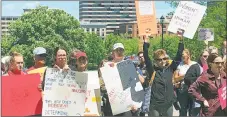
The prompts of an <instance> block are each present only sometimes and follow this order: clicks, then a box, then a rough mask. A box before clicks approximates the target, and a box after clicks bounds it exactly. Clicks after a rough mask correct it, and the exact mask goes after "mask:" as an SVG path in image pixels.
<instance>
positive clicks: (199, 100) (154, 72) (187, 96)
mask: <svg viewBox="0 0 227 117" xmlns="http://www.w3.org/2000/svg"><path fill="white" fill-rule="evenodd" d="M141 39H143V40H144V44H143V52H139V53H138V54H137V57H133V58H132V57H126V56H125V54H124V51H125V48H124V45H123V44H122V43H116V44H114V45H113V50H112V52H111V54H110V55H109V56H108V57H107V58H106V59H104V60H102V61H101V62H100V64H99V65H98V66H99V68H98V74H99V78H100V91H101V96H102V107H101V108H102V113H103V115H104V116H113V114H112V110H111V105H110V102H109V98H108V94H107V91H106V88H105V83H104V82H103V80H102V74H101V71H100V68H101V67H103V66H112V67H113V66H114V65H116V64H117V63H118V62H121V61H124V60H127V59H130V60H132V61H133V63H134V64H135V67H136V70H137V74H138V77H139V81H140V82H141V84H142V86H143V88H144V92H145V94H144V101H143V103H142V106H141V107H136V106H134V105H133V106H132V108H131V111H129V112H125V113H122V114H118V115H115V116H126V115H129V116H147V115H148V116H173V110H174V109H173V108H175V109H176V110H179V115H180V116H227V110H226V109H222V108H221V104H220V101H219V98H218V89H219V88H220V87H221V86H222V83H223V82H226V41H224V42H223V45H222V49H221V50H218V49H217V48H216V47H214V46H211V47H209V48H207V49H206V50H204V51H203V52H202V53H201V55H200V58H199V59H198V60H197V61H193V60H192V58H191V53H190V51H189V50H188V49H185V48H184V43H183V37H182V36H179V45H178V51H177V53H176V56H175V58H173V59H171V58H170V56H168V54H167V52H166V50H164V49H158V50H156V51H155V52H154V53H152V55H153V56H152V58H153V60H151V59H150V57H149V52H148V48H149V47H150V43H149V37H148V36H143V37H141ZM218 51H221V52H220V53H221V54H219V52H218ZM33 54H34V57H33V58H34V66H32V67H30V68H29V69H27V70H24V62H26V61H24V59H23V55H22V54H20V53H18V52H12V53H10V55H9V56H5V57H3V58H2V59H1V66H2V67H1V70H2V75H3V76H11V75H25V74H27V72H29V71H30V70H34V69H37V68H41V67H45V66H46V63H45V62H46V57H47V56H48V55H49V54H47V51H46V49H45V48H43V47H37V48H35V49H34V51H33ZM68 55H69V56H70V57H69V60H67V56H68ZM53 59H54V62H53V66H51V67H52V68H57V69H62V70H73V71H78V72H83V71H86V70H87V66H88V62H89V58H88V57H87V55H86V53H85V52H83V51H80V50H77V49H73V51H72V52H71V53H70V54H69V53H68V52H67V51H66V50H65V49H64V48H61V47H58V48H56V49H55V51H54V55H53ZM44 76H45V75H44ZM44 81H45V77H44V78H43V80H42V83H41V84H40V86H39V89H40V90H44V85H43V84H44V83H45V82H44Z"/></svg>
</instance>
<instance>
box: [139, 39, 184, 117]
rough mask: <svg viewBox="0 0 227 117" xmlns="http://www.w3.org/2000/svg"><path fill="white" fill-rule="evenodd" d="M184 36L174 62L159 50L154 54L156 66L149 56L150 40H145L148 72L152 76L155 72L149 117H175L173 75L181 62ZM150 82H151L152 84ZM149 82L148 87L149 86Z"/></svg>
mask: <svg viewBox="0 0 227 117" xmlns="http://www.w3.org/2000/svg"><path fill="white" fill-rule="evenodd" d="M182 39H183V38H182V35H181V38H180V43H179V46H178V52H177V55H176V58H175V60H174V61H172V62H171V63H169V58H168V57H167V54H166V51H165V50H163V49H158V50H156V51H155V52H154V56H153V58H154V64H152V62H151V60H150V58H149V56H148V48H149V43H148V38H147V37H145V38H144V45H143V50H144V59H145V64H146V68H147V71H148V73H149V75H150V76H152V74H153V73H154V72H155V76H154V79H149V80H150V81H151V80H153V81H152V85H151V101H150V112H149V116H173V106H172V105H173V103H174V102H175V100H176V99H175V96H174V89H173V83H172V77H173V73H174V71H175V70H176V68H177V66H178V64H179V62H180V61H181V56H182V51H183V50H184V44H183V41H182ZM150 81H149V82H150ZM149 82H148V81H147V82H146V83H147V85H149Z"/></svg>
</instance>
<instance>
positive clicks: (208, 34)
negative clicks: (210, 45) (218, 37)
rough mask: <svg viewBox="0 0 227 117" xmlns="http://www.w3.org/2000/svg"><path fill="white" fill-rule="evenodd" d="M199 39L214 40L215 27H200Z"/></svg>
mask: <svg viewBox="0 0 227 117" xmlns="http://www.w3.org/2000/svg"><path fill="white" fill-rule="evenodd" d="M198 39H199V40H201V41H214V29H213V28H199V33H198Z"/></svg>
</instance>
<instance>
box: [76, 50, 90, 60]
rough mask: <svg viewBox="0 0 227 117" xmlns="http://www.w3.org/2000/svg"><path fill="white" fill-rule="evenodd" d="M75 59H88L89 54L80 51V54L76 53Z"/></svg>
mask: <svg viewBox="0 0 227 117" xmlns="http://www.w3.org/2000/svg"><path fill="white" fill-rule="evenodd" d="M75 57H76V59H79V58H80V57H86V58H87V54H86V53H84V52H81V51H80V52H77V53H76V56H75Z"/></svg>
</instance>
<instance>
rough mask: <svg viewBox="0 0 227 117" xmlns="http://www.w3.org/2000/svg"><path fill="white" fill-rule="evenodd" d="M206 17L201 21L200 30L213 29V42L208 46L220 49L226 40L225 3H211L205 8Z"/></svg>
mask: <svg viewBox="0 0 227 117" xmlns="http://www.w3.org/2000/svg"><path fill="white" fill-rule="evenodd" d="M206 12H207V15H206V16H205V17H204V19H203V20H202V21H201V24H200V27H201V28H214V41H213V42H209V45H214V46H215V47H218V48H220V47H221V43H222V42H223V41H224V40H226V1H212V4H210V5H209V6H208V7H207V10H206Z"/></svg>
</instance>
